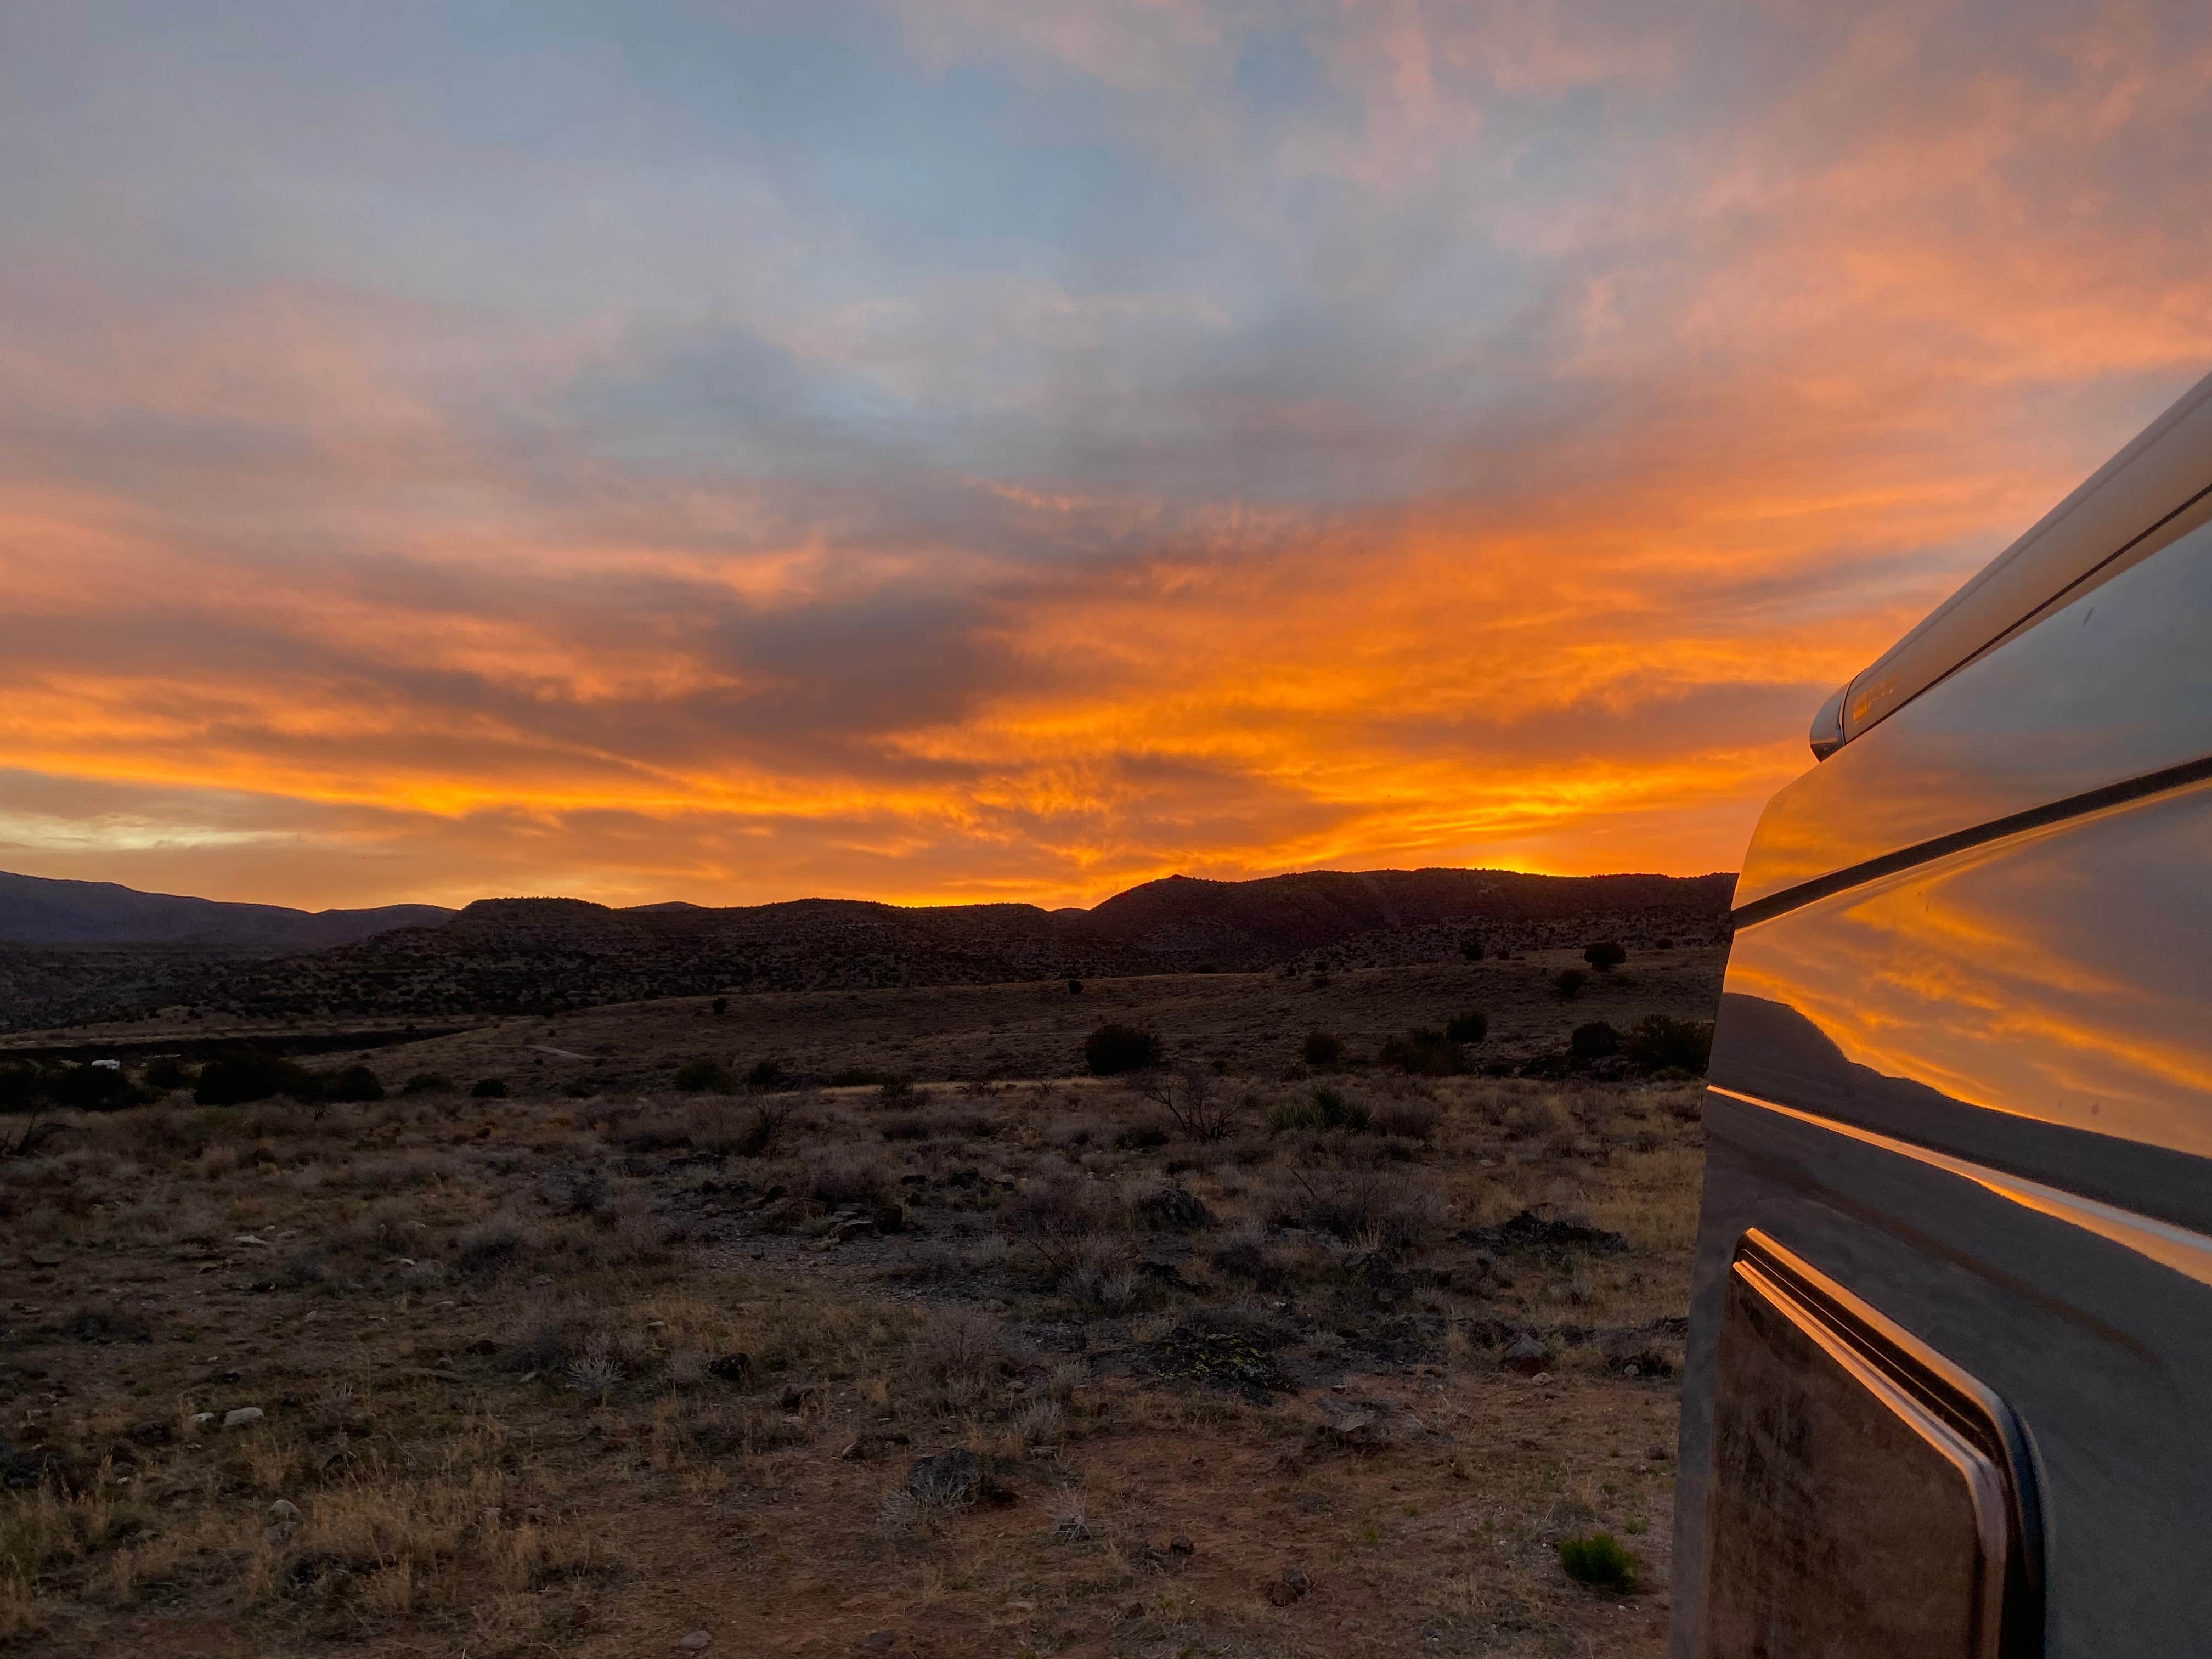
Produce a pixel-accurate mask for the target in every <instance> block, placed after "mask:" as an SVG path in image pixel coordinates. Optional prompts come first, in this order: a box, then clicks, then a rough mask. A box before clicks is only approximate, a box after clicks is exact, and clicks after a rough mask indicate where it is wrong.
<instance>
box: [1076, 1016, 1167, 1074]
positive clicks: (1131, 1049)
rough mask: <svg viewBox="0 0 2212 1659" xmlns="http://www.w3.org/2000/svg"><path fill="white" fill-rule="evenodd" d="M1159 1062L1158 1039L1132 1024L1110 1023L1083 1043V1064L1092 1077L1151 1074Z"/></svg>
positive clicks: (1094, 1032) (1110, 1021)
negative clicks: (1148, 1072)
mask: <svg viewBox="0 0 2212 1659" xmlns="http://www.w3.org/2000/svg"><path fill="white" fill-rule="evenodd" d="M1160 1059H1161V1052H1160V1040H1159V1038H1158V1037H1156V1036H1153V1035H1152V1033H1151V1032H1150V1031H1147V1030H1143V1029H1142V1028H1141V1027H1139V1026H1135V1025H1122V1024H1116V1023H1115V1022H1114V1021H1112V1020H1109V1021H1108V1022H1107V1023H1106V1024H1103V1025H1102V1026H1100V1027H1099V1028H1098V1029H1097V1030H1095V1031H1093V1032H1092V1033H1091V1035H1090V1036H1087V1037H1085V1039H1084V1040H1083V1060H1084V1063H1085V1065H1086V1066H1089V1067H1090V1068H1091V1076H1093V1077H1118V1076H1120V1075H1121V1073H1124V1072H1146V1071H1150V1070H1152V1068H1153V1067H1155V1066H1158V1064H1159V1063H1160Z"/></svg>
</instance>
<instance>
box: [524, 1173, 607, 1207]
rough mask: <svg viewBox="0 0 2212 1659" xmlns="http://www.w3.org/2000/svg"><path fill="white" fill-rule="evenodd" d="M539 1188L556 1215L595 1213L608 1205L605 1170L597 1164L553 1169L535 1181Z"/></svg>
mask: <svg viewBox="0 0 2212 1659" xmlns="http://www.w3.org/2000/svg"><path fill="white" fill-rule="evenodd" d="M538 1194H539V1195H540V1196H541V1197H543V1198H544V1200H545V1202H546V1205H547V1206H548V1207H549V1208H550V1209H551V1210H552V1211H553V1212H554V1213H555V1214H556V1215H598V1214H599V1212H602V1211H603V1210H605V1208H606V1207H607V1200H608V1196H609V1189H608V1183H607V1176H606V1171H605V1170H602V1169H600V1168H599V1167H598V1166H597V1165H596V1164H585V1165H584V1166H582V1167H581V1168H580V1169H573V1170H553V1171H551V1172H550V1174H548V1175H547V1176H545V1178H544V1180H543V1181H542V1182H539V1183H538Z"/></svg>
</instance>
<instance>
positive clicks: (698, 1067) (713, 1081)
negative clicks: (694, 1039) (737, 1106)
mask: <svg viewBox="0 0 2212 1659" xmlns="http://www.w3.org/2000/svg"><path fill="white" fill-rule="evenodd" d="M676 1086H677V1087H678V1089H681V1090H682V1091H684V1093H685V1094H687V1095H699V1094H707V1093H709V1092H712V1093H714V1094H718V1095H726V1094H734V1093H735V1092H736V1091H737V1087H738V1079H737V1074H736V1073H734V1072H732V1071H731V1070H730V1068H729V1067H728V1066H725V1065H723V1064H722V1062H721V1061H720V1060H715V1059H714V1058H713V1057H712V1056H710V1055H707V1054H702V1055H700V1056H699V1058H697V1059H696V1060H685V1061H684V1063H683V1064H682V1065H681V1066H678V1067H677V1068H676Z"/></svg>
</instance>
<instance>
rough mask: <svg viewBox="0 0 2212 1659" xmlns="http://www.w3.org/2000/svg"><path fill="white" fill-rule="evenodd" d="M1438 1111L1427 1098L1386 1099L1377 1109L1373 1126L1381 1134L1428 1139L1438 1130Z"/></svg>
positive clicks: (1412, 1138)
mask: <svg viewBox="0 0 2212 1659" xmlns="http://www.w3.org/2000/svg"><path fill="white" fill-rule="evenodd" d="M1437 1117H1438V1113H1437V1109H1436V1107H1435V1106H1434V1105H1433V1104H1432V1103H1430V1102H1428V1101H1425V1100H1415V1099H1412V1098H1410V1097H1409V1098H1407V1099H1405V1100H1386V1101H1384V1102H1383V1103H1382V1104H1381V1105H1380V1106H1377V1107H1376V1109H1375V1112H1374V1116H1373V1127H1374V1129H1375V1133H1377V1134H1381V1135H1396V1136H1398V1137H1399V1138H1400V1139H1405V1140H1426V1139H1429V1138H1430V1137H1431V1135H1433V1134H1435V1133H1436V1132H1437Z"/></svg>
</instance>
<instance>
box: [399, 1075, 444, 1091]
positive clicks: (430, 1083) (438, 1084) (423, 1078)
mask: <svg viewBox="0 0 2212 1659" xmlns="http://www.w3.org/2000/svg"><path fill="white" fill-rule="evenodd" d="M452 1087H453V1079H451V1078H449V1077H447V1075H446V1074H445V1073H443V1072H417V1073H415V1075H414V1076H413V1077H410V1078H409V1079H407V1081H406V1082H404V1083H403V1084H401V1085H399V1092H400V1093H401V1094H403V1095H438V1094H443V1093H445V1091H447V1090H448V1089H450V1088H452Z"/></svg>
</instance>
